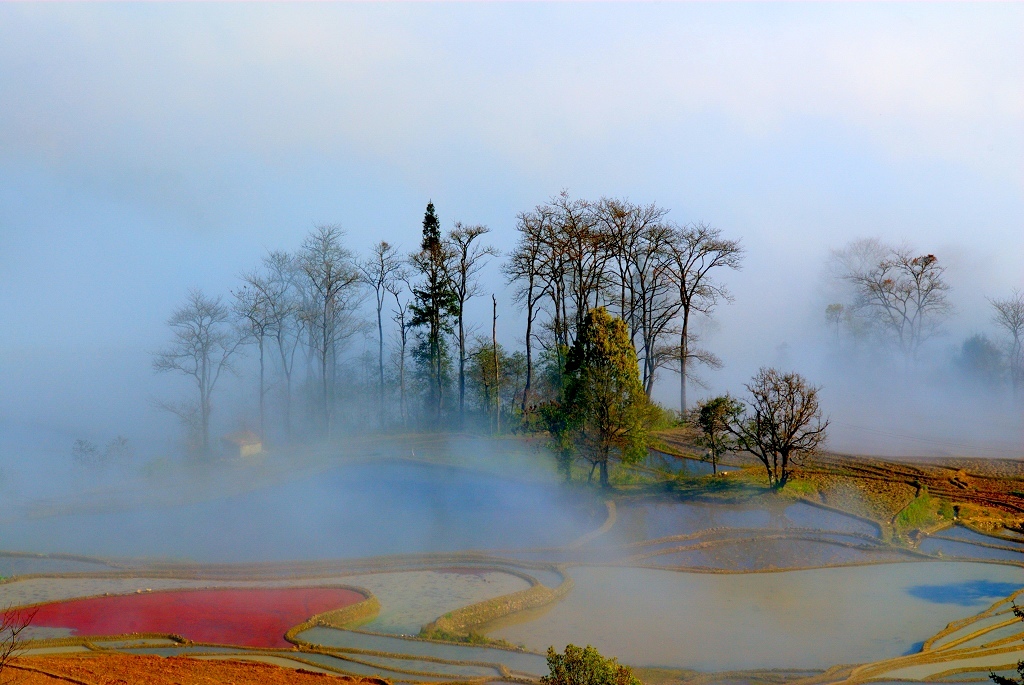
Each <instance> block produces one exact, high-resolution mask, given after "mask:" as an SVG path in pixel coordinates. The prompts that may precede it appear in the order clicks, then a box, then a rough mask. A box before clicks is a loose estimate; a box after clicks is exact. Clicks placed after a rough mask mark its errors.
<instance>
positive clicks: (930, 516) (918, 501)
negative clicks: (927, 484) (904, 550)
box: [894, 489, 952, 531]
mask: <svg viewBox="0 0 1024 685" xmlns="http://www.w3.org/2000/svg"><path fill="white" fill-rule="evenodd" d="M940 507H941V500H937V499H934V498H933V497H932V496H931V495H929V494H928V491H927V490H924V489H922V490H921V494H919V495H918V496H917V497H915V498H914V499H913V500H911V502H910V504H908V505H907V506H905V507H903V509H902V510H901V511H900V513H898V514H896V519H895V521H894V524H895V527H896V529H897V531H906V530H913V529H914V528H926V527H928V526H930V525H933V524H935V523H937V522H938V520H939V518H944V517H943V516H942V515H941V513H940V511H939V509H940ZM950 509H952V507H950ZM950 513H952V512H950ZM950 518H952V516H950Z"/></svg>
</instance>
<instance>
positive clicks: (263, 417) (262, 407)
mask: <svg viewBox="0 0 1024 685" xmlns="http://www.w3.org/2000/svg"><path fill="white" fill-rule="evenodd" d="M263 369H264V363H263V336H262V335H261V336H260V442H264V441H265V440H266V399H267V392H266V390H265V387H266V384H265V382H264V373H263Z"/></svg>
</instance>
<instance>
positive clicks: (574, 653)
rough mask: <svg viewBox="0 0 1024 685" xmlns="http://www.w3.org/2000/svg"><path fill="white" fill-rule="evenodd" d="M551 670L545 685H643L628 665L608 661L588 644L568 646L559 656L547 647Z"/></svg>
mask: <svg viewBox="0 0 1024 685" xmlns="http://www.w3.org/2000/svg"><path fill="white" fill-rule="evenodd" d="M548 669H549V671H550V673H549V674H548V675H546V676H543V677H542V678H541V679H540V682H541V683H542V684H543V685H640V681H639V680H638V679H637V677H636V676H634V675H633V672H632V671H631V670H630V669H629V667H627V666H623V665H622V664H620V663H619V662H618V661H617V660H616V659H607V658H605V657H603V656H601V654H600V652H598V651H597V650H596V649H594V648H593V647H591V646H590V645H587V646H586V647H577V646H576V645H566V647H565V653H563V654H560V653H558V652H556V651H555V648H554V647H548Z"/></svg>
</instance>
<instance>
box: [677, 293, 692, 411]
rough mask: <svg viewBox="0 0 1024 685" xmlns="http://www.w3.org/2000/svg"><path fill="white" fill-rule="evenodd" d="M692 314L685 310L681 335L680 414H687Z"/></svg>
mask: <svg viewBox="0 0 1024 685" xmlns="http://www.w3.org/2000/svg"><path fill="white" fill-rule="evenodd" d="M689 319H690V313H689V312H688V311H686V310H685V309H684V310H683V330H682V332H681V333H680V334H679V413H680V414H686V362H687V361H689V357H690V353H689V349H688V347H687V343H688V341H687V337H688V336H689V327H690V321H689Z"/></svg>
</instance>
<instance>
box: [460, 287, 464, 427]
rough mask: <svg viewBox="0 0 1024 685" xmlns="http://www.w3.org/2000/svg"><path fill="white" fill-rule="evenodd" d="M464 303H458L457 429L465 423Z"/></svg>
mask: <svg viewBox="0 0 1024 685" xmlns="http://www.w3.org/2000/svg"><path fill="white" fill-rule="evenodd" d="M464 306H465V303H461V302H460V303H459V429H462V427H463V424H464V423H465V421H466V329H465V325H464V321H463V318H462V313H463V308H464Z"/></svg>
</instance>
